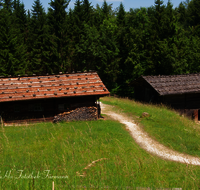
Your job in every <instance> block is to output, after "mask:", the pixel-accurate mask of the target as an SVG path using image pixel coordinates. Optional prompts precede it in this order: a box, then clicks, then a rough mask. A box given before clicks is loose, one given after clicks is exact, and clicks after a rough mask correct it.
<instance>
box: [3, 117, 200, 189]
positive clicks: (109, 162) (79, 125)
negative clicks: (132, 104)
mask: <svg viewBox="0 0 200 190" xmlns="http://www.w3.org/2000/svg"><path fill="white" fill-rule="evenodd" d="M101 158H106V159H105V160H101V161H98V162H96V163H95V164H94V165H92V167H89V168H88V169H84V168H85V167H86V166H88V165H89V164H91V163H92V162H93V161H95V160H99V159H101ZM0 160H1V163H0V178H1V179H0V189H3V190H4V189H12V190H13V189H17V190H18V189H19V190H21V189H51V188H52V181H54V183H55V189H59V190H60V189H136V187H151V188H153V189H155V188H173V187H177V188H178V187H179V188H180V187H181V188H183V189H198V188H199V187H200V167H198V166H192V165H185V164H180V163H176V162H170V161H166V160H161V159H159V158H158V157H156V156H153V155H150V154H148V153H147V152H145V151H144V150H142V149H141V148H140V147H139V146H138V145H137V144H136V143H135V142H134V140H133V139H132V137H131V136H130V135H129V133H128V132H127V131H126V130H125V127H124V126H123V125H121V124H120V123H118V122H115V121H110V120H106V121H104V120H99V121H87V122H70V123H60V124H52V123H40V124H35V125H29V126H21V127H4V128H0ZM19 170H21V171H19ZM47 170H48V171H49V176H47V173H48V171H47ZM77 172H79V173H80V174H81V175H84V176H79V175H77ZM9 173H10V174H9ZM20 175H21V176H20ZM52 176H55V177H52ZM62 176H63V177H66V176H67V177H68V178H58V177H62Z"/></svg>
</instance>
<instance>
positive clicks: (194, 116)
mask: <svg viewBox="0 0 200 190" xmlns="http://www.w3.org/2000/svg"><path fill="white" fill-rule="evenodd" d="M193 118H194V121H198V110H194V112H193Z"/></svg>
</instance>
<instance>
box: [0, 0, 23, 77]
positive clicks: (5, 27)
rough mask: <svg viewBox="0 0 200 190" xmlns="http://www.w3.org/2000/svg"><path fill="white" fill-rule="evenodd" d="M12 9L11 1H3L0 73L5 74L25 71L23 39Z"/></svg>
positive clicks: (0, 35) (0, 22) (0, 33)
mask: <svg viewBox="0 0 200 190" xmlns="http://www.w3.org/2000/svg"><path fill="white" fill-rule="evenodd" d="M12 10H13V2H12V1H4V3H3V9H2V10H1V17H0V27H1V28H0V29H1V30H0V31H1V32H0V41H1V45H0V74H1V75H6V76H7V75H17V74H24V73H25V65H24V64H25V50H24V49H23V42H22V41H23V40H21V39H20V36H19V34H20V28H18V27H17V25H16V24H15V17H14V14H13V13H12Z"/></svg>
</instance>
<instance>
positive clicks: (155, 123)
mask: <svg viewBox="0 0 200 190" xmlns="http://www.w3.org/2000/svg"><path fill="white" fill-rule="evenodd" d="M101 101H102V102H104V103H107V104H110V105H113V106H116V108H117V109H120V110H121V111H122V112H125V113H126V114H128V115H129V116H132V117H133V119H134V120H135V121H136V122H137V123H138V124H139V125H140V126H141V127H143V128H144V130H145V131H146V132H148V133H149V135H150V136H151V137H152V138H154V139H155V140H157V141H158V142H160V143H162V144H164V145H165V146H168V147H170V148H171V149H173V150H177V151H179V152H182V153H187V154H190V155H193V156H198V157H200V125H199V124H197V123H195V122H194V121H192V120H190V119H188V118H185V117H183V116H180V115H179V114H178V113H176V112H175V111H173V110H171V109H169V108H167V107H166V106H164V105H149V104H142V103H139V102H135V101H132V100H128V99H120V98H113V97H105V98H103V99H102V100H101ZM143 112H147V113H149V114H150V117H147V118H142V117H141V115H142V113H143Z"/></svg>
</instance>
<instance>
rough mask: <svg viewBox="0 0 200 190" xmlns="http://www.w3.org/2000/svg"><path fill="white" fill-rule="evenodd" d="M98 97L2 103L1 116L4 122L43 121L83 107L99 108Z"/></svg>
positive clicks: (0, 104) (0, 105) (0, 107)
mask: <svg viewBox="0 0 200 190" xmlns="http://www.w3.org/2000/svg"><path fill="white" fill-rule="evenodd" d="M96 99H97V98H96V96H83V97H69V98H52V99H41V100H40V99H39V100H26V101H13V102H2V103H0V115H1V116H2V118H3V121H4V122H9V121H10V122H13V121H15V120H27V121H29V120H31V119H32V120H37V119H38V121H39V120H41V119H44V118H46V119H47V120H48V118H53V116H55V115H57V114H59V113H63V112H65V111H69V110H73V109H76V108H78V107H83V106H97V105H96V104H95V101H96Z"/></svg>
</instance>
